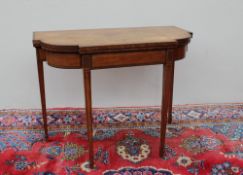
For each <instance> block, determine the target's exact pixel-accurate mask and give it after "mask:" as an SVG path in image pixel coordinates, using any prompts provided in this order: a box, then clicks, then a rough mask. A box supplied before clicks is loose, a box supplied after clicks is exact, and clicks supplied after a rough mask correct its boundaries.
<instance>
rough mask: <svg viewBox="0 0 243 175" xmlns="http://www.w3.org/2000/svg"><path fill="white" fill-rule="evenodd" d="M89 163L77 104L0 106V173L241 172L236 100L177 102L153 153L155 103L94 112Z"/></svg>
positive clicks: (242, 136) (242, 126) (241, 112)
mask: <svg viewBox="0 0 243 175" xmlns="http://www.w3.org/2000/svg"><path fill="white" fill-rule="evenodd" d="M93 117H94V123H95V130H94V140H95V141H94V151H95V154H94V159H95V169H94V170H91V169H89V164H88V147H87V135H86V129H85V123H86V122H85V113H84V110H83V109H77V108H64V109H49V110H48V126H49V135H50V140H49V141H48V142H46V141H45V140H44V138H43V129H42V117H41V112H40V110H17V109H12V110H0V166H1V168H0V174H1V175H15V174H16V175H19V174H21V175H22V174H27V175H28V174H30V175H87V174H90V175H96V174H103V175H177V174H178V175H179V174H182V175H184V174H189V175H200V174H202V175H207V174H212V175H235V174H236V175H238V174H240V175H242V174H243V104H211V105H210V104H207V105H178V106H175V107H174V108H173V124H171V125H168V127H167V131H166V145H165V148H164V149H165V155H164V157H163V158H160V157H159V133H160V129H159V123H160V109H159V107H137V108H135V107H128V108H104V109H102V108H99V109H94V112H93Z"/></svg>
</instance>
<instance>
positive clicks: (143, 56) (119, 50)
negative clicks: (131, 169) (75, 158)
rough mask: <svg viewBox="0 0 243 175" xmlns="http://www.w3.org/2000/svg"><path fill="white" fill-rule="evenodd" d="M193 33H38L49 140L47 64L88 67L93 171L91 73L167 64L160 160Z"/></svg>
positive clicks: (152, 30) (36, 42)
mask: <svg viewBox="0 0 243 175" xmlns="http://www.w3.org/2000/svg"><path fill="white" fill-rule="evenodd" d="M191 38H192V33H191V32H188V31H186V30H183V29H180V28H178V27H174V26H156V27H134V28H113V29H85V30H84V29H82V30H66V31H45V32H34V36H33V45H34V47H35V48H36V52H37V65H38V76H39V85H40V93H41V103H42V116H43V122H44V129H45V136H46V139H48V129H47V128H48V127H47V117H46V100H45V84H44V71H43V62H44V61H46V62H47V63H48V64H49V65H50V66H53V67H57V68H67V69H83V76H84V91H85V109H86V118H87V130H88V142H89V159H90V167H91V168H93V167H94V158H93V129H92V98H91V70H94V69H106V68H115V67H128V66H139V65H154V64H163V90H162V92H163V97H162V105H161V108H162V110H161V137H160V156H163V154H164V149H163V148H164V143H165V132H166V124H167V121H168V122H169V123H171V122H172V116H171V112H172V98H173V81H174V63H175V61H176V60H179V59H182V58H184V57H185V53H186V50H187V45H188V43H189V42H190V39H191Z"/></svg>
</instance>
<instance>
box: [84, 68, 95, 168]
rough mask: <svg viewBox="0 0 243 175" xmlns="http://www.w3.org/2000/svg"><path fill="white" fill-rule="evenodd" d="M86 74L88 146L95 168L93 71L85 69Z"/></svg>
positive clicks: (92, 165)
mask: <svg viewBox="0 0 243 175" xmlns="http://www.w3.org/2000/svg"><path fill="white" fill-rule="evenodd" d="M83 75H84V95H85V112H86V119H87V132H88V147H89V163H90V168H91V169H93V168H94V153H93V129H92V123H93V118H92V97H91V71H90V69H88V68H84V69H83Z"/></svg>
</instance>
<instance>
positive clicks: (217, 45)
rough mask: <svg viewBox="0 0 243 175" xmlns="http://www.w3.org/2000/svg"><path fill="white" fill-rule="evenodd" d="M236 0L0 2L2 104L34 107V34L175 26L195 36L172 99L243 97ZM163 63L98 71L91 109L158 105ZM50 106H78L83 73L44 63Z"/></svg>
mask: <svg viewBox="0 0 243 175" xmlns="http://www.w3.org/2000/svg"><path fill="white" fill-rule="evenodd" d="M242 18H243V1H242V0H231V1H229V0H203V1H202V0H184V1H182V0H102V1H101V0H86V1H85V0H21V1H20V0H1V1H0V109H3V108H40V98H39V88H38V79H37V68H36V57H35V50H34V48H33V47H32V32H33V31H37V30H40V31H41V30H57V29H78V28H102V27H133V26H153V25H176V26H180V27H182V28H185V29H187V30H190V31H192V32H193V33H194V38H193V39H192V42H191V43H190V45H189V50H188V52H187V56H186V59H184V60H182V61H179V62H177V63H176V71H175V87H174V104H185V103H218V102H242V101H243V68H242V67H243V52H242V49H243V48H242V47H243V45H242V43H243V32H242V31H243V22H242ZM161 74H162V66H160V65H157V66H147V67H133V68H123V69H109V70H98V71H94V72H93V74H92V78H93V81H92V83H93V103H94V106H130V105H132V106H140V105H159V104H160V101H161V83H162V81H161ZM45 76H46V95H47V105H48V107H57V106H58V107H63V106H72V107H78V106H83V105H84V98H83V83H82V71H80V70H60V69H55V68H51V67H49V66H45Z"/></svg>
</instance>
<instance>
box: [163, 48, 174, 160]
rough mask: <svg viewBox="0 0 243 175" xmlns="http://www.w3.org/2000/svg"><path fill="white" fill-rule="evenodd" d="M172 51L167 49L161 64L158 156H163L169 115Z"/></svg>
mask: <svg viewBox="0 0 243 175" xmlns="http://www.w3.org/2000/svg"><path fill="white" fill-rule="evenodd" d="M172 55H173V54H172V52H171V51H168V54H167V60H168V61H166V63H165V64H164V65H163V96H162V107H161V108H162V110H161V126H160V156H161V157H163V156H164V146H165V135H166V124H167V119H168V118H169V117H170V115H171V109H172V107H171V105H172V100H171V99H172V90H173V89H172V85H173V82H172V81H173V75H174V61H173V60H172Z"/></svg>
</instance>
